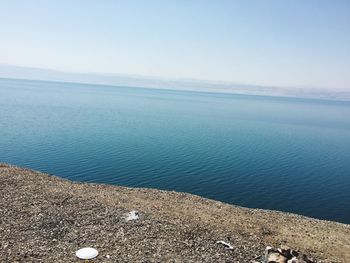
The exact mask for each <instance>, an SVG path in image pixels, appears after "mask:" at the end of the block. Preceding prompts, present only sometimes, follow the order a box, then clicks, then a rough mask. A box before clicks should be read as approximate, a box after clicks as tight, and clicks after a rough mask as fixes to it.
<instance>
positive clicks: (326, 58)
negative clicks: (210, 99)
mask: <svg viewBox="0 0 350 263" xmlns="http://www.w3.org/2000/svg"><path fill="white" fill-rule="evenodd" d="M0 63H2V64H11V65H19V66H30V67H40V68H50V69H59V70H65V71H75V72H100V73H121V74H139V75H146V76H159V77H169V78H197V79H205V80H222V81H232V82H238V83H247V84H260V85H283V86H294V85H303V86H304V85H305V86H316V87H330V88H347V89H350V1H348V0H344V1H337V0H329V1H323V0H315V1H313V0H283V1H282V0H275V1H274V0H266V1H260V0H257V1H251V0H241V1H238V0H237V1H235V0H228V1H220V0H210V1H205V0H198V1H194V0H193V1H191V0H183V1H181V0H176V1H170V0H162V1H151V0H144V1H141V0H140V1H133V0H125V1H118V0H111V1H107V0H105V1H103V0H95V1H88V0H80V1H79V0H74V1H72V0H57V1H53V0H52V1H50V0H43V1H40V0H22V1H17V0H8V1H6V0H0Z"/></svg>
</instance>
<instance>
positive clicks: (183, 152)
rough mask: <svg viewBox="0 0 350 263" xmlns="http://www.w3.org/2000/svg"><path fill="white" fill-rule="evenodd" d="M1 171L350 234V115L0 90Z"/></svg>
mask: <svg viewBox="0 0 350 263" xmlns="http://www.w3.org/2000/svg"><path fill="white" fill-rule="evenodd" d="M0 162H8V163H12V164H16V165H19V166H25V167H30V168H32V169H38V170H41V171H44V172H48V173H51V174H55V175H59V176H61V177H65V178H69V179H72V180H78V181H87V182H102V183H110V184H118V185H126V186H137V187H153V188H159V189H167V190H176V191H184V192H190V193H194V194H198V195H201V196H205V197H208V198H212V199H216V200H221V201H225V202H228V203H233V204H237V205H242V206H247V207H257V208H266V209H277V210H282V211H289V212H294V213H298V214H303V215H307V216H311V217H316V218H321V219H329V220H335V221H340V222H345V223H350V103H346V102H327V101H319V100H302V99H282V98H269V97H258V96H240V95H219V94H205V93H196V92H182V91H162V90H150V89H138V88H125V87H108V86H98V85H86V84H71V83H54V82H41V81H25V80H8V79H0Z"/></svg>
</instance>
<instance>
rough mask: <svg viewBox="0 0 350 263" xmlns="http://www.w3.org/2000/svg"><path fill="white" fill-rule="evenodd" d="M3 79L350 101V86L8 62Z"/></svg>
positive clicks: (2, 69) (0, 74)
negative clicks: (261, 83) (81, 69)
mask: <svg viewBox="0 0 350 263" xmlns="http://www.w3.org/2000/svg"><path fill="white" fill-rule="evenodd" d="M0 78H16V79H31V80H46V81H62V82H76V83H90V84H104V85H113V86H129V87H143V88H157V89H172V90H189V91H201V92H214V93H229V94H247V95H264V96H281V97H298V98H315V99H329V100H343V101H350V89H337V90H335V89H325V88H310V87H273V86H259V85H247V84H237V83H230V82H219V81H206V80H196V79H166V78H157V77H145V76H137V75H121V74H97V73H72V72H64V71H57V70H51V69H41V68H30V67H19V66H12V65H4V64H0Z"/></svg>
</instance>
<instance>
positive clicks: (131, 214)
mask: <svg viewBox="0 0 350 263" xmlns="http://www.w3.org/2000/svg"><path fill="white" fill-rule="evenodd" d="M137 219H139V212H138V211H136V210H132V211H131V212H129V213H127V214H126V216H125V220H126V221H131V220H137Z"/></svg>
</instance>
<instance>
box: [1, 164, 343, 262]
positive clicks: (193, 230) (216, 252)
mask: <svg viewBox="0 0 350 263" xmlns="http://www.w3.org/2000/svg"><path fill="white" fill-rule="evenodd" d="M132 210H136V211H138V215H139V218H138V219H136V220H130V221H127V220H126V215H127V213H128V212H130V211H132ZM219 240H221V241H224V242H227V243H229V244H231V245H232V247H233V248H232V249H227V248H225V246H224V245H223V244H220V243H219V244H218V243H217V241H219ZM268 245H271V246H275V247H280V246H288V247H291V248H293V249H295V250H298V251H300V252H302V253H303V254H306V255H308V256H309V257H310V258H312V259H313V261H314V262H342V263H345V262H350V225H346V224H340V223H335V222H329V221H322V220H316V219H311V218H307V217H303V216H299V215H294V214H288V213H282V212H276V211H266V210H259V209H248V208H242V207H238V206H233V205H228V204H224V203H221V202H217V201H213V200H209V199H205V198H202V197H199V196H195V195H191V194H185V193H177V192H168V191H160V190H153V189H137V188H127V187H119V186H112V185H102V184H90V183H77V182H71V181H68V180H65V179H61V178H59V177H56V176H51V175H48V174H44V173H40V172H37V171H32V170H29V169H22V168H18V167H15V166H10V165H6V164H0V262H79V261H80V260H79V259H77V258H76V256H75V251H76V250H78V249H79V248H82V247H94V248H96V249H97V250H98V251H99V255H98V257H97V258H95V259H94V260H93V261H91V262H243V263H245V262H255V261H256V262H263V261H262V260H263V259H262V256H263V255H264V250H265V248H266V246H268Z"/></svg>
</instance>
